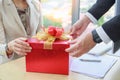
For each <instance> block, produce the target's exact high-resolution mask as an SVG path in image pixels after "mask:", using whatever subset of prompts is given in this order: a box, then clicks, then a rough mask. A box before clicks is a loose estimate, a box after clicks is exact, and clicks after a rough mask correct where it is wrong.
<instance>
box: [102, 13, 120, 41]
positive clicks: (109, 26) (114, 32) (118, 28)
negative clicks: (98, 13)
mask: <svg viewBox="0 0 120 80" xmlns="http://www.w3.org/2000/svg"><path fill="white" fill-rule="evenodd" d="M102 27H103V29H104V31H105V32H106V33H107V35H108V36H109V37H110V38H111V40H113V41H114V42H116V41H118V40H120V15H118V16H115V17H114V18H112V19H111V20H110V21H108V22H106V23H104V24H103V25H102Z"/></svg>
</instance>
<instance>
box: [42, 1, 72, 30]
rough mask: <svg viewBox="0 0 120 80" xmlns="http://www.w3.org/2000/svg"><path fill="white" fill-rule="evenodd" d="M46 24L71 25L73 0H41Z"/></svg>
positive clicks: (64, 26)
mask: <svg viewBox="0 0 120 80" xmlns="http://www.w3.org/2000/svg"><path fill="white" fill-rule="evenodd" d="M41 3H42V11H43V12H42V13H43V22H44V26H45V27H48V26H50V25H52V26H57V27H63V28H66V27H69V26H71V16H72V15H71V14H72V13H71V9H72V0H41Z"/></svg>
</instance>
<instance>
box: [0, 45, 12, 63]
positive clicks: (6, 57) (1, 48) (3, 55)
mask: <svg viewBox="0 0 120 80" xmlns="http://www.w3.org/2000/svg"><path fill="white" fill-rule="evenodd" d="M5 47H6V44H2V45H1V47H0V52H1V53H0V54H1V56H2V63H5V62H8V61H10V60H12V59H13V57H14V53H13V54H12V55H10V56H9V58H8V56H7V54H6V48H5Z"/></svg>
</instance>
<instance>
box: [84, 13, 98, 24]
mask: <svg viewBox="0 0 120 80" xmlns="http://www.w3.org/2000/svg"><path fill="white" fill-rule="evenodd" d="M85 15H86V16H87V17H88V18H89V19H90V20H91V21H92V22H93V23H94V24H97V23H98V21H97V19H96V18H95V17H94V16H93V15H92V14H90V13H89V12H87V13H86V14H85Z"/></svg>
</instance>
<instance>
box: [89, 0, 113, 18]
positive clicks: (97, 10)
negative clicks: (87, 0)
mask: <svg viewBox="0 0 120 80" xmlns="http://www.w3.org/2000/svg"><path fill="white" fill-rule="evenodd" d="M114 3H115V0H97V2H96V3H95V4H94V5H93V6H92V7H91V8H90V9H89V10H88V12H89V13H91V14H92V15H93V16H94V17H95V18H96V19H97V20H98V19H99V18H100V17H101V16H102V15H103V14H104V13H106V12H107V11H108V10H109V9H110V8H111V6H112V5H113V4H114Z"/></svg>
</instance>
